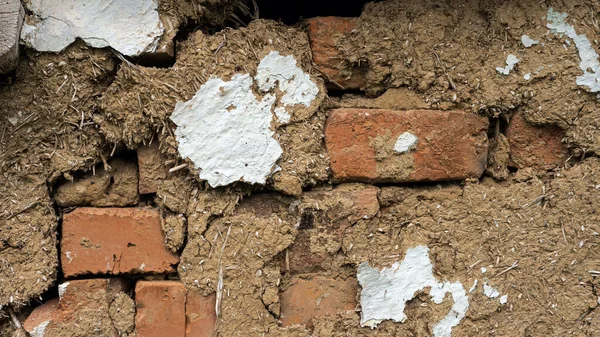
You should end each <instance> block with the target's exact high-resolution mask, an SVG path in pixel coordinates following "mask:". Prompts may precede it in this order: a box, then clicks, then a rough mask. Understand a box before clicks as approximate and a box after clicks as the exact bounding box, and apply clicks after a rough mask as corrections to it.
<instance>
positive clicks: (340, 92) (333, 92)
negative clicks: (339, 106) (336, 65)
mask: <svg viewBox="0 0 600 337" xmlns="http://www.w3.org/2000/svg"><path fill="white" fill-rule="evenodd" d="M347 94H350V95H356V96H361V97H362V96H363V95H364V94H365V93H364V91H362V90H359V89H341V88H337V89H336V88H333V87H332V88H328V89H327V95H328V96H329V97H339V98H342V97H343V96H344V95H347ZM369 98H376V97H369Z"/></svg>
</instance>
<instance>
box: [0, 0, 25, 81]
mask: <svg viewBox="0 0 600 337" xmlns="http://www.w3.org/2000/svg"><path fill="white" fill-rule="evenodd" d="M24 15H25V12H24V11H23V6H21V1H19V0H3V1H1V2H0V27H2V28H1V30H0V74H5V73H7V72H9V71H12V70H13V69H15V68H16V67H17V64H18V63H19V36H20V35H19V34H20V33H21V26H22V25H23V17H24Z"/></svg>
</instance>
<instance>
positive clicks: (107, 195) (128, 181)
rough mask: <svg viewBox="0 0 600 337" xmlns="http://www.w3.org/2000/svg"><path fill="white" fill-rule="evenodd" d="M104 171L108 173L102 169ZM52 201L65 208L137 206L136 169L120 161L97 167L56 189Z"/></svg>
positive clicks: (132, 165) (115, 160)
mask: <svg viewBox="0 0 600 337" xmlns="http://www.w3.org/2000/svg"><path fill="white" fill-rule="evenodd" d="M105 167H106V168H107V169H105ZM54 201H56V204H57V205H58V206H61V207H67V206H97V207H106V206H116V207H118V206H131V205H135V204H137V202H138V169H137V167H136V166H135V164H134V163H130V162H126V161H124V160H121V159H114V160H111V161H108V166H104V165H98V168H96V169H95V170H94V171H93V172H88V173H86V174H84V175H83V176H82V177H81V178H75V180H74V181H72V182H67V183H65V184H62V185H59V186H58V188H57V189H56V192H55V193H54Z"/></svg>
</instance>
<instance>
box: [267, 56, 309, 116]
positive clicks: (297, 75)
mask: <svg viewBox="0 0 600 337" xmlns="http://www.w3.org/2000/svg"><path fill="white" fill-rule="evenodd" d="M256 82H257V83H258V88H259V89H260V90H262V91H265V92H266V91H269V90H271V89H273V88H275V86H276V85H277V87H278V88H279V90H280V91H281V92H283V93H284V94H283V97H281V103H283V104H284V106H285V107H287V106H292V105H296V104H303V105H304V106H306V107H309V106H310V104H311V103H312V101H313V100H314V99H315V98H316V97H317V94H318V93H319V87H317V85H316V84H315V82H313V81H312V80H311V79H310V76H309V75H308V74H307V73H305V72H304V71H302V69H300V68H299V67H298V66H297V65H296V59H295V58H294V57H293V56H292V55H288V56H281V55H279V52H277V51H272V52H270V53H269V54H268V55H267V56H265V57H264V58H263V59H262V60H261V61H260V63H259V65H258V68H257V69H256Z"/></svg>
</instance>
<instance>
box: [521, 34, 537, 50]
mask: <svg viewBox="0 0 600 337" xmlns="http://www.w3.org/2000/svg"><path fill="white" fill-rule="evenodd" d="M521 43H522V44H523V45H524V46H525V48H529V47H531V46H533V45H536V44H538V43H540V41H539V40H534V39H532V38H530V37H529V36H527V35H522V36H521Z"/></svg>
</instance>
